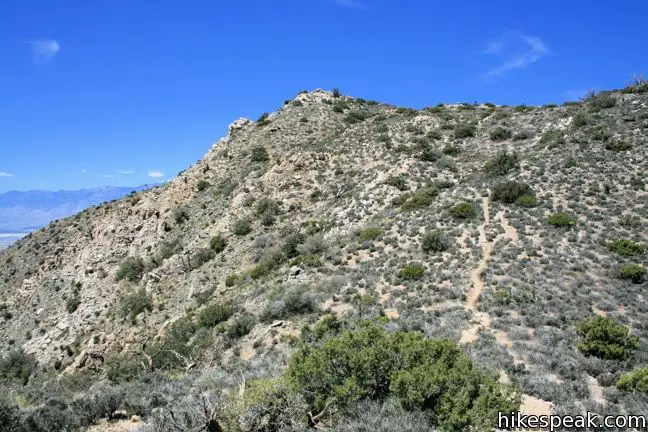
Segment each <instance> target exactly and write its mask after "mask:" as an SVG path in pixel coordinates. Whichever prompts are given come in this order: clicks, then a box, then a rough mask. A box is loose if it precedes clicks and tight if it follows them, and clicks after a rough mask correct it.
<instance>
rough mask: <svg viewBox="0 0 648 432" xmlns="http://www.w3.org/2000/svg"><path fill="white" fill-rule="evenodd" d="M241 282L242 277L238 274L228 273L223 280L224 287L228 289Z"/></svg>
mask: <svg viewBox="0 0 648 432" xmlns="http://www.w3.org/2000/svg"><path fill="white" fill-rule="evenodd" d="M241 280H243V277H242V276H241V275H239V274H238V273H230V274H229V275H227V277H226V278H225V286H226V287H228V288H229V287H233V286H234V285H236V284H238V283H239V282H240V281H241Z"/></svg>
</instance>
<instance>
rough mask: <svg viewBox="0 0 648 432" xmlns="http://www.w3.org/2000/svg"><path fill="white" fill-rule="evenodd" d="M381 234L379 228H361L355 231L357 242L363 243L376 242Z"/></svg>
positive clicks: (381, 231)
mask: <svg viewBox="0 0 648 432" xmlns="http://www.w3.org/2000/svg"><path fill="white" fill-rule="evenodd" d="M382 233H383V230H382V228H379V227H368V228H362V229H359V230H358V231H356V238H357V239H358V241H359V242H361V243H364V242H366V241H371V240H376V239H377V238H378V237H380V236H381V235H382Z"/></svg>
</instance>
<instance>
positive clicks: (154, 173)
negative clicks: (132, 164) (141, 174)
mask: <svg viewBox="0 0 648 432" xmlns="http://www.w3.org/2000/svg"><path fill="white" fill-rule="evenodd" d="M148 176H149V177H153V178H160V177H164V173H163V172H162V171H157V170H153V171H149V172H148Z"/></svg>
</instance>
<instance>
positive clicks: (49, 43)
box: [27, 39, 61, 65]
mask: <svg viewBox="0 0 648 432" xmlns="http://www.w3.org/2000/svg"><path fill="white" fill-rule="evenodd" d="M27 43H29V44H30V45H31V47H32V60H33V61H34V63H35V64H37V65H43V64H46V63H49V62H50V61H51V60H52V59H53V58H54V56H55V55H56V54H58V52H59V51H60V50H61V46H60V45H59V43H58V42H57V41H55V40H54V39H38V40H30V41H28V42H27Z"/></svg>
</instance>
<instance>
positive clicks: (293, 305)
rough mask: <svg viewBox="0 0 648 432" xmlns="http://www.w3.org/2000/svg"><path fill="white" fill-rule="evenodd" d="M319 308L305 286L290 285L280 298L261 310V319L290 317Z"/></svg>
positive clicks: (269, 319) (315, 310)
mask: <svg viewBox="0 0 648 432" xmlns="http://www.w3.org/2000/svg"><path fill="white" fill-rule="evenodd" d="M318 310H319V308H318V307H317V303H316V302H315V298H314V296H313V294H312V293H310V292H308V291H307V289H306V288H305V287H291V288H289V289H288V290H286V291H285V292H284V293H283V294H282V295H281V297H280V298H278V299H277V300H274V301H271V302H269V303H268V304H267V305H266V307H265V308H264V309H263V311H262V312H261V315H260V318H261V320H262V321H271V320H275V319H285V318H290V317H292V316H295V315H302V314H308V313H313V312H317V311H318Z"/></svg>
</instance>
